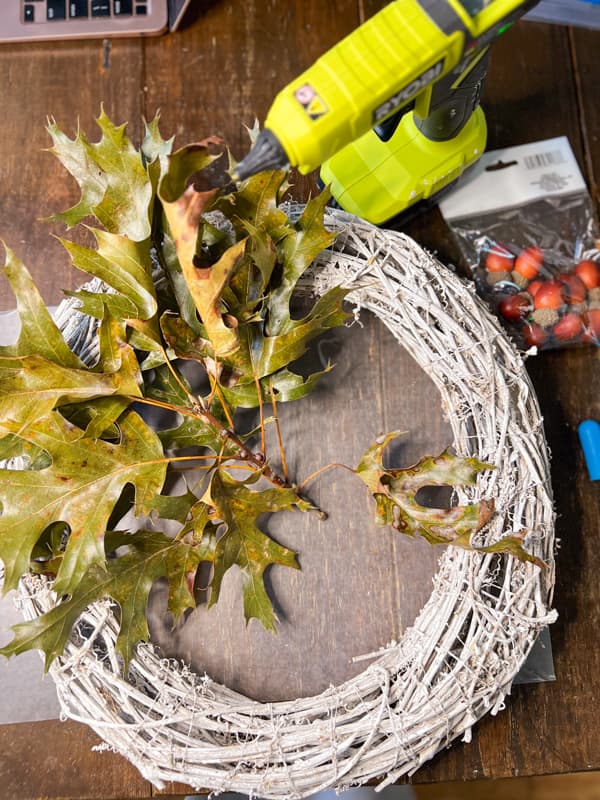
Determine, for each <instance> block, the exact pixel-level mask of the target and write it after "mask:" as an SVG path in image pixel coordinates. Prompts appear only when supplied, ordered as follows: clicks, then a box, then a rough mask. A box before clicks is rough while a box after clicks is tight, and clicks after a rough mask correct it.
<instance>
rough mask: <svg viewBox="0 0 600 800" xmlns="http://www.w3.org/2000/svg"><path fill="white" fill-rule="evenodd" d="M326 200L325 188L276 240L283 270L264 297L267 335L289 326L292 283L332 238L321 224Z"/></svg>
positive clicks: (295, 282)
mask: <svg viewBox="0 0 600 800" xmlns="http://www.w3.org/2000/svg"><path fill="white" fill-rule="evenodd" d="M328 200H329V193H328V192H327V191H324V192H321V194H319V195H317V196H316V197H314V198H312V200H309V202H308V203H307V204H306V206H305V208H304V211H303V212H302V215H301V217H300V218H299V219H298V221H297V222H296V223H295V224H294V225H293V226H290V227H291V229H290V230H289V231H288V232H287V233H286V235H285V236H284V237H283V238H282V239H281V240H280V241H278V242H276V247H277V254H278V258H279V260H280V262H281V263H282V264H283V270H282V276H281V282H280V284H279V286H274V287H273V289H272V290H271V292H270V294H269V298H268V308H269V315H268V324H267V333H268V334H269V335H270V336H274V335H277V334H281V333H284V332H285V331H287V330H288V329H289V328H290V327H292V326H293V320H291V318H290V300H291V298H292V294H293V293H294V290H295V288H296V284H297V283H298V280H299V279H300V278H301V277H302V275H303V274H304V273H305V272H306V270H307V269H308V267H309V266H310V264H311V263H312V262H313V260H314V259H315V258H316V256H317V255H318V254H319V253H320V252H321V251H322V250H324V249H325V248H326V247H329V246H330V245H331V244H332V243H333V242H334V240H335V236H336V235H335V234H334V233H331V231H328V230H327V229H326V228H325V226H324V224H323V211H324V208H325V206H326V204H327V201H328Z"/></svg>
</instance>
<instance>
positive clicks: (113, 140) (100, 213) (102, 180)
mask: <svg viewBox="0 0 600 800" xmlns="http://www.w3.org/2000/svg"><path fill="white" fill-rule="evenodd" d="M96 122H97V124H98V127H99V128H100V130H101V132H102V136H101V139H100V141H99V142H96V143H91V142H90V141H89V140H88V139H87V137H86V136H85V134H84V133H83V132H82V131H77V135H76V137H75V139H69V137H68V136H66V134H65V133H63V132H62V131H61V130H60V129H59V128H58V126H57V125H56V123H55V122H54V121H51V122H50V124H49V125H48V133H49V134H50V136H51V137H52V143H53V146H52V148H51V152H52V153H54V155H55V156H56V157H57V158H58V159H59V160H60V162H61V163H62V164H63V166H64V167H65V168H66V169H67V170H68V171H69V172H70V173H71V175H72V176H73V177H74V178H75V180H76V181H77V183H78V184H79V187H80V189H81V198H80V200H79V202H78V203H77V204H76V205H75V206H73V207H72V208H70V209H69V210H68V211H64V212H62V213H59V214H54V215H53V216H52V217H51V219H53V220H56V221H59V222H64V223H65V224H66V225H67V227H68V228H72V227H74V226H75V225H77V224H78V223H79V222H81V221H82V220H83V219H85V218H86V217H89V216H93V217H95V218H96V219H97V220H98V222H100V224H101V225H103V226H104V227H105V228H106V230H107V231H110V232H111V233H115V234H121V235H122V236H125V237H127V238H128V239H131V240H132V241H134V242H143V241H145V240H146V239H149V238H150V232H151V224H150V223H151V216H152V202H153V195H152V185H151V181H150V178H149V176H148V172H147V171H146V168H145V166H144V164H143V160H142V157H141V155H140V153H139V152H138V151H137V150H136V149H135V147H134V146H133V144H132V142H131V141H130V139H129V138H128V137H127V135H126V127H127V126H126V125H120V126H116V125H114V124H113V123H112V122H111V121H110V119H109V118H108V117H107V116H106V114H105V113H104V110H102V112H101V114H100V117H99V118H98V119H97V120H96Z"/></svg>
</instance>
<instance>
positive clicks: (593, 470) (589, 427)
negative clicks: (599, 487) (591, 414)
mask: <svg viewBox="0 0 600 800" xmlns="http://www.w3.org/2000/svg"><path fill="white" fill-rule="evenodd" d="M578 432H579V441H580V442H581V447H582V449H583V455H584V456H585V463H586V464H587V468H588V472H589V475H590V480H592V481H597V480H600V422H596V420H595V419H586V420H584V421H583V422H580V423H579V428H578Z"/></svg>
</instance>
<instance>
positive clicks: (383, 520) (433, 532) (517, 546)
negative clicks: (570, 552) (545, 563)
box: [356, 431, 542, 565]
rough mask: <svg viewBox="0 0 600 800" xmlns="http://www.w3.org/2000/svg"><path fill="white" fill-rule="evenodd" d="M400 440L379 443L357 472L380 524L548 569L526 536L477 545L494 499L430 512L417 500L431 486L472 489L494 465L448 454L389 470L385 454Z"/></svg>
mask: <svg viewBox="0 0 600 800" xmlns="http://www.w3.org/2000/svg"><path fill="white" fill-rule="evenodd" d="M398 436H399V433H398V432H397V431H396V432H394V433H390V434H388V435H387V436H384V437H382V438H381V439H380V440H378V441H377V442H375V444H373V445H372V446H371V447H369V448H368V449H367V450H366V451H365V453H364V455H363V457H362V459H361V461H360V463H359V465H358V467H357V468H356V473H357V475H358V476H359V477H360V478H361V480H362V481H363V482H364V483H365V485H366V486H367V488H368V489H369V491H370V492H371V494H372V495H373V497H374V499H375V505H376V522H377V524H379V525H391V526H392V527H393V528H395V529H396V530H398V531H400V532H401V533H405V534H407V535H408V536H422V537H423V538H424V539H427V541H428V542H430V543H431V544H452V545H455V546H457V547H462V548H464V549H466V550H477V551H478V552H484V553H489V552H508V553H512V554H513V555H515V556H517V557H518V558H520V559H521V560H523V561H532V562H534V563H536V564H538V565H542V562H540V561H539V559H537V558H535V556H532V555H531V554H530V553H528V552H527V551H526V550H525V549H524V548H523V545H522V542H523V535H522V534H511V535H508V536H504V537H502V539H501V540H500V541H498V542H496V543H494V544H492V545H489V546H485V547H477V546H475V545H473V544H472V543H471V537H472V535H473V534H474V533H476V532H477V531H479V530H480V529H481V528H482V527H483V526H484V525H485V524H486V523H487V522H488V521H489V520H490V518H491V516H492V514H493V510H494V504H493V501H486V500H482V501H481V502H480V503H473V504H469V505H466V506H451V507H449V508H429V507H424V506H421V505H420V504H419V503H418V502H417V499H416V495H417V492H418V491H419V489H422V488H423V487H425V486H472V485H474V484H475V482H476V479H477V475H478V474H479V473H480V472H483V471H484V470H488V469H494V467H493V466H491V465H489V464H484V463H483V462H481V461H478V460H477V459H475V458H460V457H459V456H455V455H452V454H451V453H449V452H448V451H447V450H446V451H444V452H443V453H442V454H441V455H439V456H437V457H433V456H426V457H425V458H422V459H421V460H420V461H419V462H418V463H417V464H415V465H414V466H413V467H408V468H406V469H386V468H385V467H384V466H383V452H384V450H385V448H386V447H387V446H388V444H389V443H390V442H391V441H392V440H393V439H395V438H397V437H398Z"/></svg>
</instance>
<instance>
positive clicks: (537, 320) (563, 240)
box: [440, 137, 600, 350]
mask: <svg viewBox="0 0 600 800" xmlns="http://www.w3.org/2000/svg"><path fill="white" fill-rule="evenodd" d="M440 207H441V210H442V213H443V215H444V217H445V218H446V220H447V222H448V224H449V225H450V227H451V229H452V230H453V232H454V234H455V236H456V238H457V240H458V243H459V246H460V250H461V252H462V254H463V256H464V258H465V260H466V262H467V267H468V270H469V273H470V275H471V277H472V278H473V279H474V281H475V285H476V288H477V291H478V293H479V294H480V295H481V296H482V297H483V298H484V299H485V300H486V301H487V303H488V304H489V305H490V307H491V308H492V310H493V311H494V312H495V313H496V314H497V315H498V317H499V318H500V319H501V321H502V322H503V323H504V325H505V327H506V328H507V330H508V331H509V333H511V335H512V337H513V339H514V341H515V343H516V344H517V346H518V347H520V348H521V349H523V350H531V349H532V348H537V350H543V349H547V348H558V347H566V346H572V345H581V344H595V345H598V344H600V252H599V250H598V246H599V242H598V240H597V230H596V223H595V219H594V213H593V206H592V201H591V198H590V196H589V193H588V191H587V188H586V185H585V182H584V180H583V177H582V175H581V172H580V171H579V167H578V166H577V162H576V160H575V158H574V156H573V153H572V151H571V148H570V146H569V143H568V141H567V139H566V138H565V137H560V138H557V139H549V140H546V141H542V142H534V143H532V144H528V145H521V146H519V147H512V148H507V149H504V150H495V151H490V152H488V153H485V154H484V155H483V156H482V158H481V159H480V161H479V162H478V164H477V165H476V167H475V169H474V170H473V173H472V175H471V179H470V180H469V181H468V182H465V183H464V184H462V186H461V188H460V189H458V190H457V191H455V192H454V193H452V194H451V195H449V196H448V197H447V198H446V199H445V200H444V201H443V202H442V203H441V204H440Z"/></svg>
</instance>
